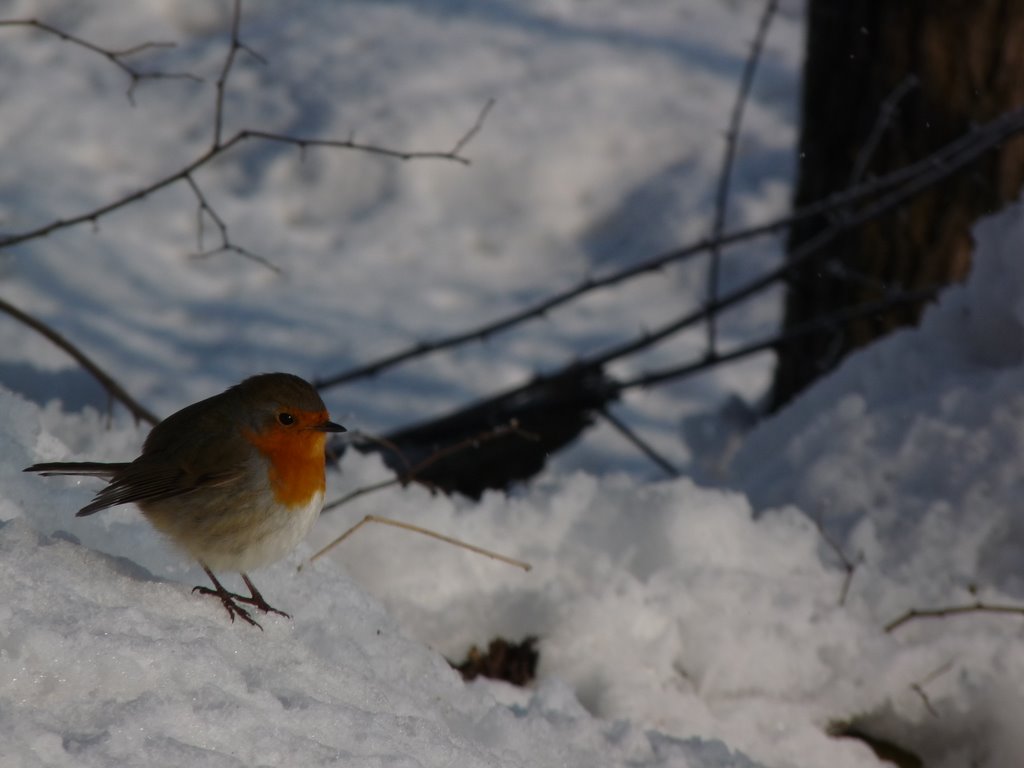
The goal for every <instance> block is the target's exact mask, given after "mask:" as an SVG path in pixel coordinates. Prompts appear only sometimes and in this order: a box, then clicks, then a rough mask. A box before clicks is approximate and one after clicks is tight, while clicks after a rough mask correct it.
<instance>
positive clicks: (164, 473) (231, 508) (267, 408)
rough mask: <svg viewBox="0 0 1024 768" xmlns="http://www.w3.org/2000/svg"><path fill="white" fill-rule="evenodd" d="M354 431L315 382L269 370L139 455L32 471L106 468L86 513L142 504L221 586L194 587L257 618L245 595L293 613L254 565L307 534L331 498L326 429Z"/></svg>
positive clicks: (158, 431)
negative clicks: (237, 585)
mask: <svg viewBox="0 0 1024 768" xmlns="http://www.w3.org/2000/svg"><path fill="white" fill-rule="evenodd" d="M345 431H346V430H345V428H344V427H343V426H341V425H340V424H335V423H334V422H332V421H331V420H330V418H329V416H328V413H327V408H326V406H325V405H324V402H323V400H321V399H320V395H319V394H317V391H316V390H315V389H313V387H312V385H310V384H309V383H308V382H306V381H304V380H303V379H300V378H299V377H298V376H292V375H291V374H288V373H266V374H262V375H259V376H253V377H251V378H248V379H246V380H245V381H243V382H242V383H241V384H238V385H236V386H234V387H231V388H230V389H228V390H227V391H225V392H222V393H221V394H219V395H214V396H213V397H210V398H208V399H206V400H201V401H200V402H198V403H194V404H193V405H190V406H188V407H186V408H182V409H181V410H180V411H178V412H177V413H175V414H173V415H171V416H168V417H167V418H166V419H164V420H163V421H162V422H160V423H159V424H157V425H156V426H155V427H154V428H153V430H152V431H151V432H150V433H149V436H148V437H147V438H146V442H145V443H144V444H143V446H142V455H141V456H139V457H138V458H137V459H135V461H132V462H124V463H102V462H92V461H83V462H49V463H45V464H34V465H32V466H31V467H28V468H27V469H25V471H26V472H39V473H41V474H42V475H44V476H49V475H90V476H95V477H102V478H106V480H107V486H106V487H105V488H104V489H103V490H101V491H100V492H99V493H97V494H96V496H95V498H93V500H92V501H91V502H90V503H89V504H86V505H85V506H84V507H82V508H81V509H80V510H79V511H78V515H77V516H78V517H83V516H85V515H91V514H93V513H95V512H99V511H100V510H101V509H106V508H107V507H113V506H117V505H118V504H129V503H134V504H136V505H138V507H139V509H140V510H142V514H143V515H144V516H145V517H146V519H147V520H149V522H150V523H152V524H153V526H154V527H155V528H156V529H157V530H159V531H161V532H163V533H164V534H166V535H167V536H168V537H169V538H170V539H171V541H173V542H174V543H175V544H176V545H177V546H179V547H180V548H181V549H183V550H184V551H186V552H187V553H188V554H190V555H191V556H192V557H194V558H195V559H196V560H198V561H199V564H200V565H201V566H202V567H203V570H204V571H206V575H207V576H209V577H210V581H211V582H212V583H213V589H211V588H209V587H196V588H195V589H193V590H192V591H193V592H199V593H200V594H204V595H212V596H214V597H216V598H218V599H220V601H221V603H222V604H223V605H224V608H225V609H226V610H227V612H228V615H229V616H230V617H231V620H232V621H234V620H235V617H236V616H240V617H241V618H242V619H244V620H245V621H247V622H249V623H250V624H252V625H254V626H257V627H258V626H260V625H259V624H258V623H257V622H256V621H255V620H254V619H253V618H252V616H251V615H250V614H249V611H247V610H246V609H245V608H243V607H242V605H240V603H244V604H246V605H250V606H253V607H254V608H258V609H259V610H261V611H263V612H264V613H266V612H273V613H276V614H279V615H281V616H285V617H288V614H287V613H284V612H283V611H279V610H277V609H276V608H273V607H271V606H270V605H269V604H268V603H267V601H266V600H264V599H263V595H261V594H260V593H259V590H257V589H256V587H255V586H254V585H253V583H252V580H251V579H250V578H249V576H248V575H247V572H248V571H249V570H251V569H253V568H258V567H260V566H262V565H267V564H269V563H272V562H274V561H275V560H279V559H280V558H282V557H284V556H285V555H286V554H288V553H289V552H290V551H291V550H292V549H294V548H295V546H296V545H297V544H298V543H299V542H300V541H302V539H303V538H304V537H305V535H306V533H307V532H308V531H309V529H310V527H311V526H312V525H313V521H314V520H316V518H317V515H319V514H320V509H321V507H322V506H323V500H324V488H325V479H324V463H325V462H324V445H325V442H326V433H327V432H345ZM214 570H228V571H238V572H239V573H241V575H242V580H243V581H244V582H245V585H246V587H248V589H249V592H250V595H249V597H243V596H242V595H238V594H235V593H233V592H229V591H228V590H227V589H225V588H224V586H223V585H222V584H221V583H220V582H219V581H218V580H217V577H216V576H214V575H213V571H214ZM288 618H290V617H288Z"/></svg>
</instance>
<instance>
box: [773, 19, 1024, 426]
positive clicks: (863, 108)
mask: <svg viewBox="0 0 1024 768" xmlns="http://www.w3.org/2000/svg"><path fill="white" fill-rule="evenodd" d="M898 96H901V97H900V98H898V100H897V97H898ZM1022 104H1024V2H1018V1H1017V0H809V5H808V31H807V58H806V63H805V66H804V93H803V107H802V109H803V115H802V119H803V125H802V135H801V138H800V168H799V180H798V185H797V192H796V205H797V206H800V205H805V204H808V203H811V202H814V201H816V200H820V199H821V198H823V197H826V196H827V195H828V194H830V193H832V192H836V191H838V190H842V189H845V188H847V187H849V186H850V185H851V183H852V182H853V181H855V179H854V178H853V177H854V176H855V175H856V174H857V171H856V170H855V169H857V168H858V167H860V168H861V170H862V175H861V178H862V179H863V178H870V177H871V176H876V175H881V174H884V173H886V172H889V171H892V170H896V169H897V168H900V167H903V166H905V165H908V164H909V163H912V162H914V161H916V160H919V159H921V158H923V157H926V156H927V155H929V154H932V153H933V152H934V151H935V150H937V149H938V148H940V147H941V146H943V145H944V144H946V143H948V142H950V141H952V140H954V139H956V138H957V137H959V136H961V135H963V134H964V133H965V132H966V131H968V130H969V128H970V126H971V125H972V124H974V123H979V122H983V121H987V120H990V119H992V118H995V117H998V116H999V115H1001V114H1003V113H1004V112H1006V111H1008V110H1010V109H1013V108H1017V107H1020V106H1021V105H1022ZM887 105H888V106H889V107H893V105H894V107H893V108H892V109H891V110H890V109H888V108H887ZM879 131H880V132H879ZM873 134H874V135H875V136H876V137H877V142H875V141H874V140H873V139H872V138H871V137H872V135H873ZM872 147H873V149H872ZM1022 181H1024V139H1022V138H1020V137H1017V138H1014V139H1013V140H1011V141H1008V142H1006V143H1005V144H1004V145H1003V146H1002V147H1000V148H999V149H998V151H994V152H990V153H988V154H986V155H984V156H983V157H981V158H980V159H979V160H978V161H976V162H975V163H974V164H973V165H971V166H970V167H968V168H966V169H964V170H963V171H961V172H959V173H957V174H955V175H954V176H951V177H949V178H947V179H946V180H945V181H943V182H942V183H940V184H938V185H937V186H935V187H933V188H931V189H929V190H928V191H927V192H925V193H923V194H921V195H919V196H918V197H916V198H914V199H913V200H912V201H911V202H909V203H908V204H906V205H904V206H903V207H901V208H900V209H898V210H895V211H893V212H891V213H889V214H887V215H885V216H883V217H880V218H878V219H876V220H873V221H871V222H869V223H867V224H865V225H863V226H861V227H859V228H856V229H854V230H852V231H850V232H849V233H848V234H846V235H844V236H842V237H841V238H839V239H837V240H836V241H834V242H833V244H832V246H830V247H831V248H832V249H833V251H832V253H833V254H834V258H832V259H830V260H829V262H828V263H827V264H826V265H825V266H821V265H820V263H819V265H815V266H814V267H812V268H810V269H805V270H803V271H800V272H798V273H797V274H796V275H795V276H794V277H793V278H792V279H791V280H790V282H789V284H788V287H787V295H786V311H785V323H786V325H787V327H788V326H793V325H798V324H800V323H803V322H806V321H808V320H811V319H813V318H815V317H819V316H821V315H823V314H828V313H831V312H834V311H836V310H838V309H841V308H844V307H849V306H855V305H858V304H862V303H865V302H868V301H871V300H876V299H879V298H881V297H882V296H883V295H887V293H886V292H891V291H892V290H893V289H894V288H905V289H914V288H926V287H930V286H935V285H941V284H946V283H949V282H954V281H958V280H962V279H963V278H964V277H965V275H966V274H967V272H968V269H969V267H970V254H971V236H970V227H971V225H972V223H973V222H974V221H976V220H977V219H978V218H979V217H980V216H982V215H984V214H986V213H989V212H992V211H996V210H998V209H999V208H1001V207H1002V206H1003V205H1004V204H1005V203H1006V202H1007V201H1010V200H1013V199H1015V198H1016V197H1017V195H1018V191H1019V190H1020V187H1021V183H1022ZM827 226H828V222H827V221H822V220H814V221H809V222H807V223H806V224H804V225H801V226H798V227H794V228H793V230H792V231H791V233H790V239H789V244H788V247H789V251H790V252H793V251H794V250H795V249H796V248H797V247H798V246H799V245H800V244H801V243H803V242H805V241H806V240H808V239H809V238H811V237H813V236H814V235H815V234H816V233H818V232H820V231H821V230H822V229H823V228H824V227H827ZM920 311H921V308H920V307H918V308H912V309H908V310H901V311H896V312H889V313H887V314H886V315H885V316H884V317H879V318H877V319H869V320H864V321H859V322H857V323H854V324H852V325H850V326H849V327H848V328H846V329H845V330H844V331H843V332H842V333H841V334H833V335H831V336H828V337H815V338H813V339H811V340H809V341H806V342H801V343H800V344H799V345H794V346H791V347H789V348H786V349H783V350H780V354H779V362H778V367H777V369H776V373H775V380H774V383H773V391H772V407H773V409H774V408H778V407H780V406H782V405H783V404H785V403H786V402H787V401H789V400H790V399H791V398H792V397H793V396H794V395H795V394H797V393H798V392H799V391H800V390H801V389H803V388H804V387H805V386H807V385H808V384H809V383H810V382H811V381H813V380H814V379H816V378H817V377H818V376H820V375H821V374H823V373H825V372H826V371H828V370H830V369H831V368H833V367H834V366H835V365H836V364H837V363H838V362H839V361H840V360H841V359H842V357H843V356H844V355H845V354H846V353H847V352H849V351H850V350H852V349H855V348H857V347H859V346H862V345H864V344H867V343H868V342H870V341H872V340H873V339H875V338H878V337H879V336H881V335H884V334H885V333H887V332H888V331H889V330H891V329H893V328H894V327H897V326H900V325H907V324H912V323H914V322H916V321H917V319H918V316H919V314H920Z"/></svg>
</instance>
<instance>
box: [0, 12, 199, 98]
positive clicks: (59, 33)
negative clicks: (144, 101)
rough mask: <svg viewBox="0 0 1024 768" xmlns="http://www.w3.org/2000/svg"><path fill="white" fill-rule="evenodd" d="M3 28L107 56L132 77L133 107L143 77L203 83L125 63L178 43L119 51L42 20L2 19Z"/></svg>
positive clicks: (181, 74)
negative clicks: (18, 29) (32, 31)
mask: <svg viewBox="0 0 1024 768" xmlns="http://www.w3.org/2000/svg"><path fill="white" fill-rule="evenodd" d="M0 27H32V28H34V29H37V30H39V31H40V32H45V33H47V34H50V35H54V36H55V37H58V38H60V39H61V40H63V41H65V42H67V43H71V44H73V45H77V46H78V47H80V48H84V49H85V50H87V51H92V52H93V53H96V54H99V55H100V56H103V57H104V58H106V59H108V60H109V61H111V62H112V63H113V64H115V65H116V66H117V67H119V68H120V69H121V71H123V72H124V73H125V74H126V75H128V77H129V78H130V80H131V84H130V85H129V86H128V91H127V93H126V94H125V95H126V97H127V98H128V102H129V103H130V104H131V105H132V106H135V95H134V94H135V88H136V86H137V85H138V84H139V82H140V81H142V80H191V81H193V82H196V83H201V82H203V79H202V78H201V77H198V76H196V75H193V74H192V73H190V72H143V71H140V70H138V69H136V68H135V67H133V66H131V65H130V64H128V63H127V62H125V58H127V57H129V56H134V55H135V54H137V53H141V52H142V51H148V50H153V49H158V48H174V47H175V46H176V45H177V44H176V43H167V42H147V43H139V44H138V45H133V46H130V47H128V48H122V49H120V50H117V49H110V48H104V47H102V46H99V45H96V44H95V43H91V42H89V41H88V40H84V39H82V38H80V37H78V36H76V35H72V34H71V33H69V32H65V31H64V30H62V29H58V28H57V27H54V26H53V25H51V24H47V23H46V22H44V21H40V20H39V19H3V20H0Z"/></svg>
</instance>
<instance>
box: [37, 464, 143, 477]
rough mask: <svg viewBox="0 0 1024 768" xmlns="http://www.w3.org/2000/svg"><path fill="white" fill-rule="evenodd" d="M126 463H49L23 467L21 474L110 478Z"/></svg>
mask: <svg viewBox="0 0 1024 768" xmlns="http://www.w3.org/2000/svg"><path fill="white" fill-rule="evenodd" d="M127 466H128V464H127V463H126V462H120V463H117V462H115V463H105V462H102V461H51V462H46V463H43V464H33V465H32V466H31V467H25V469H23V470H22V471H23V472H38V473H39V474H41V475H42V476H43V477H50V476H52V475H84V476H91V477H105V478H110V477H112V476H113V475H114V473H115V472H120V471H121V470H122V469H124V468H125V467H127Z"/></svg>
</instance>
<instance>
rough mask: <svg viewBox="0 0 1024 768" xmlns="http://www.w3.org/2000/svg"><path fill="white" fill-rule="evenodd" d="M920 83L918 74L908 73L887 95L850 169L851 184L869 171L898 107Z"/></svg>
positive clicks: (855, 182) (858, 180)
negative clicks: (869, 166)
mask: <svg viewBox="0 0 1024 768" xmlns="http://www.w3.org/2000/svg"><path fill="white" fill-rule="evenodd" d="M920 84H921V81H920V80H918V78H917V75H907V76H906V77H905V78H903V80H902V81H900V84H899V85H897V86H896V87H895V88H894V89H893V91H892V93H890V94H889V95H888V96H886V98H885V100H884V101H883V102H882V105H881V107H880V108H879V110H878V117H876V118H875V124H874V125H873V126H872V127H871V133H870V134H868V138H867V141H865V142H864V146H863V147H861V148H860V151H859V152H858V153H857V158H856V159H855V160H854V163H853V168H852V170H851V171H850V185H851V186H852V185H854V184H857V183H858V182H860V180H861V179H863V178H864V174H866V173H867V170H868V164H869V163H870V162H871V158H872V157H873V156H874V154H875V151H876V150H877V149H878V145H879V143H880V142H881V141H882V136H884V135H885V132H886V130H887V129H888V128H889V125H890V124H891V123H892V119H893V116H894V115H895V114H896V109H897V107H899V104H900V102H901V101H903V99H904V98H905V97H906V95H907V94H908V93H910V92H911V91H912V90H914V89H915V88H917V86H918V85H920Z"/></svg>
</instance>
